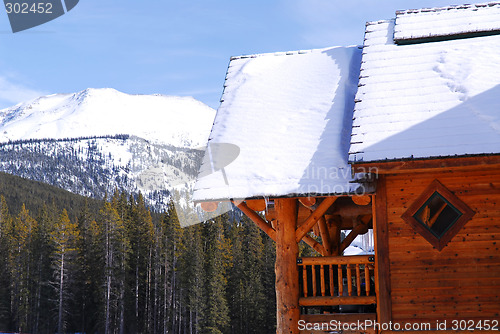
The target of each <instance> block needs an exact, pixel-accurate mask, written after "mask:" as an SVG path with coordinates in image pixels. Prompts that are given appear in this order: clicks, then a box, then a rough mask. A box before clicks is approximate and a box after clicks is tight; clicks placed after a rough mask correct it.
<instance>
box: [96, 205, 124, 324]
mask: <svg viewBox="0 0 500 334" xmlns="http://www.w3.org/2000/svg"><path fill="white" fill-rule="evenodd" d="M99 228H100V231H99V236H100V240H101V245H102V251H103V252H102V254H101V256H102V261H103V262H104V263H103V264H104V266H103V267H104V275H103V276H104V277H103V278H104V279H103V286H104V289H103V290H104V291H103V294H104V296H103V305H104V319H103V325H104V333H105V334H111V333H117V332H121V331H123V326H124V324H123V321H122V317H121V316H122V313H121V305H122V303H123V302H124V288H125V273H126V262H127V257H128V255H129V241H128V239H127V235H126V231H125V226H124V224H123V221H122V220H121V219H120V217H119V215H118V212H117V210H116V208H114V207H113V206H112V203H111V202H108V201H105V203H104V206H103V208H102V209H101V210H100V212H99Z"/></svg>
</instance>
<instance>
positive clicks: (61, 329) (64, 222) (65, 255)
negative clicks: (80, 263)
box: [51, 209, 79, 334]
mask: <svg viewBox="0 0 500 334" xmlns="http://www.w3.org/2000/svg"><path fill="white" fill-rule="evenodd" d="M78 239H79V231H78V228H77V223H74V222H71V221H70V219H69V216H68V212H67V211H66V209H63V211H62V213H61V215H60V216H59V219H58V220H57V223H56V225H55V226H54V229H53V231H52V234H51V240H52V242H53V244H54V247H55V252H54V262H53V264H54V269H55V271H54V277H55V278H56V281H55V286H56V289H57V292H58V306H57V309H58V312H57V333H58V334H61V333H65V332H66V322H65V318H66V317H65V310H67V308H68V307H67V305H68V301H69V299H70V298H71V295H70V293H69V291H70V289H69V287H70V286H71V283H72V281H73V278H74V267H75V264H76V263H75V262H76V259H77V252H78V248H77V247H78Z"/></svg>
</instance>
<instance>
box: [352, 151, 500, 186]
mask: <svg viewBox="0 0 500 334" xmlns="http://www.w3.org/2000/svg"><path fill="white" fill-rule="evenodd" d="M477 166H481V168H482V169H489V168H493V169H498V168H499V167H500V155H484V156H471V157H459V158H457V157H441V158H439V159H437V158H435V159H405V160H399V161H387V162H384V161H378V162H370V163H353V164H351V167H352V170H353V172H354V173H374V174H394V173H408V172H409V171H412V170H414V171H418V172H427V171H435V170H436V169H446V170H455V169H456V170H467V169H475V168H477ZM377 192H378V190H377Z"/></svg>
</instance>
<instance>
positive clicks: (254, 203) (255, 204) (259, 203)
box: [245, 199, 266, 211]
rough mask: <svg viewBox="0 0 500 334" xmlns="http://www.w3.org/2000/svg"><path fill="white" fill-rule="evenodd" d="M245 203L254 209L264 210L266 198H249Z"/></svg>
mask: <svg viewBox="0 0 500 334" xmlns="http://www.w3.org/2000/svg"><path fill="white" fill-rule="evenodd" d="M245 203H246V204H247V206H248V207H249V208H250V209H252V210H253V211H264V210H265V209H266V200H264V199H248V200H246V201H245Z"/></svg>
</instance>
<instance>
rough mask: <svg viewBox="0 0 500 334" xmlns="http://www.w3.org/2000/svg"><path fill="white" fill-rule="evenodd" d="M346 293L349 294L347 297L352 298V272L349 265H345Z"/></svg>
mask: <svg viewBox="0 0 500 334" xmlns="http://www.w3.org/2000/svg"><path fill="white" fill-rule="evenodd" d="M346 268H347V293H348V294H349V297H351V296H352V272H351V265H350V264H347V265H346Z"/></svg>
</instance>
